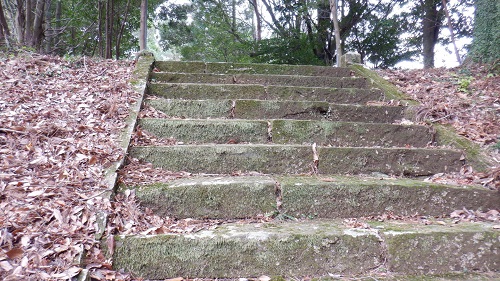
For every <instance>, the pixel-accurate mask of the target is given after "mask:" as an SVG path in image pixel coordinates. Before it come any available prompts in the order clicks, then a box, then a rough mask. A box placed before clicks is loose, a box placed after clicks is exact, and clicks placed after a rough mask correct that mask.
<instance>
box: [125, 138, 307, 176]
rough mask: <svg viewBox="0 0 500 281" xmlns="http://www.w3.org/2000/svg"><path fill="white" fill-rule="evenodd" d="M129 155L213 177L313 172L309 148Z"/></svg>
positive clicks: (145, 150) (163, 150)
mask: <svg viewBox="0 0 500 281" xmlns="http://www.w3.org/2000/svg"><path fill="white" fill-rule="evenodd" d="M130 156H131V157H135V158H138V159H143V160H145V161H147V162H151V163H152V164H153V165H154V166H156V167H161V168H163V169H166V170H172V171H188V172H192V173H212V174H231V173H233V172H238V171H242V172H251V171H256V172H263V173H268V174H281V173H287V174H288V173H290V174H302V173H308V172H310V171H311V170H312V168H311V164H312V162H313V157H312V150H311V147H309V146H300V145H280V146H277V145H228V144H226V145H222V144H221V145H216V146H215V145H182V146H158V147H140V146H138V147H132V148H131V150H130Z"/></svg>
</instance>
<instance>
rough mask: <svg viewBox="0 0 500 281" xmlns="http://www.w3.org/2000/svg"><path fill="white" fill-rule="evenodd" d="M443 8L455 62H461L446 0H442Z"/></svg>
mask: <svg viewBox="0 0 500 281" xmlns="http://www.w3.org/2000/svg"><path fill="white" fill-rule="evenodd" d="M443 10H444V12H445V14H446V18H447V19H448V29H449V30H450V37H451V42H452V43H453V49H454V51H455V55H456V56H457V62H458V63H459V64H462V59H460V54H459V53H458V48H457V42H456V41H455V32H454V31H453V25H452V24H451V17H450V13H449V12H448V8H447V7H446V0H443Z"/></svg>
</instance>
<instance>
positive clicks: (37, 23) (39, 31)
mask: <svg viewBox="0 0 500 281" xmlns="http://www.w3.org/2000/svg"><path fill="white" fill-rule="evenodd" d="M45 1H46V0H38V1H37V2H36V7H35V18H34V21H33V35H32V38H31V46H32V47H34V48H35V49H36V50H37V51H40V47H41V44H42V39H43V26H42V23H43V16H44V10H45Z"/></svg>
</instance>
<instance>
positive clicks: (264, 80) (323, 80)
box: [151, 72, 370, 89]
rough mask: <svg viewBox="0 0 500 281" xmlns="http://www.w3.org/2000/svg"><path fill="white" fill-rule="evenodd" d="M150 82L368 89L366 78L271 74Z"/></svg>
mask: <svg viewBox="0 0 500 281" xmlns="http://www.w3.org/2000/svg"><path fill="white" fill-rule="evenodd" d="M151 82H168V83H197V84H199V83H209V84H258V85H264V86H268V85H280V86H302V87H331V88H360V89H366V88H369V87H370V83H369V82H368V80H366V78H356V77H326V76H298V75H271V74H234V75H230V74H205V73H174V72H154V73H152V74H151Z"/></svg>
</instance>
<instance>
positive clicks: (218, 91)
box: [148, 83, 384, 104]
mask: <svg viewBox="0 0 500 281" xmlns="http://www.w3.org/2000/svg"><path fill="white" fill-rule="evenodd" d="M148 90H149V94H151V95H156V96H161V97H164V98H168V99H186V100H196V99H248V98H252V99H260V100H300V101H326V102H331V103H342V104H366V103H367V102H371V101H381V100H383V99H384V94H383V93H382V91H381V90H379V89H355V88H344V89H338V88H320V87H294V86H262V85H234V84H233V85H214V84H175V83H150V84H149V86H148Z"/></svg>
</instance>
